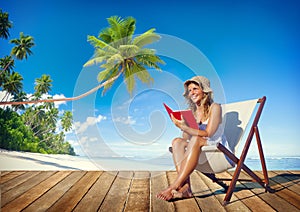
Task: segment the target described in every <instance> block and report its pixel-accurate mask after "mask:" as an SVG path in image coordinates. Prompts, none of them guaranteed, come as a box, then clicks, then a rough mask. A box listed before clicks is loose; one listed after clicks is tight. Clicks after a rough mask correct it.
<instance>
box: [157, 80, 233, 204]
mask: <svg viewBox="0 0 300 212" xmlns="http://www.w3.org/2000/svg"><path fill="white" fill-rule="evenodd" d="M184 89H185V92H184V94H183V96H184V97H185V98H186V100H187V102H188V105H189V108H190V109H191V110H192V111H193V114H194V116H195V119H196V121H197V123H198V125H199V129H194V128H190V127H188V126H187V125H186V123H185V122H184V120H183V119H181V120H177V119H175V118H174V117H173V116H172V121H173V122H174V124H175V125H176V126H177V127H178V128H179V129H181V130H182V132H183V133H182V137H181V138H175V139H174V140H173V141H172V150H173V151H172V152H173V160H174V164H175V166H176V171H177V173H178V175H177V178H176V180H175V181H174V182H173V184H171V185H170V186H169V187H168V188H167V189H165V190H163V191H161V192H160V193H159V194H157V198H159V199H162V200H167V201H168V200H171V199H173V198H189V197H192V190H191V184H190V174H191V173H192V172H193V171H194V169H195V168H196V166H197V164H198V159H199V155H200V153H201V147H202V146H205V145H215V144H217V143H219V142H221V143H222V144H223V145H225V146H228V143H227V141H226V138H225V136H224V135H223V129H222V127H221V122H222V111H221V106H220V105H219V104H216V103H213V99H212V94H213V91H212V89H211V88H210V82H209V80H208V79H207V78H205V77H203V76H195V77H193V78H192V79H190V80H187V81H186V82H185V83H184Z"/></svg>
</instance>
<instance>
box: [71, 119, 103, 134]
mask: <svg viewBox="0 0 300 212" xmlns="http://www.w3.org/2000/svg"><path fill="white" fill-rule="evenodd" d="M102 120H106V117H105V116H102V115H99V116H97V117H87V118H86V121H85V122H83V123H81V122H75V123H74V127H75V129H76V131H77V133H83V132H84V131H86V130H87V128H88V127H89V126H92V125H95V124H97V123H99V122H101V121H102Z"/></svg>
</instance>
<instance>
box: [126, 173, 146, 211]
mask: <svg viewBox="0 0 300 212" xmlns="http://www.w3.org/2000/svg"><path fill="white" fill-rule="evenodd" d="M149 179H150V173H149V172H142V171H138V172H135V173H134V176H133V179H132V183H131V187H130V190H129V194H128V198H127V202H126V205H125V209H124V211H149V210H150V180H149Z"/></svg>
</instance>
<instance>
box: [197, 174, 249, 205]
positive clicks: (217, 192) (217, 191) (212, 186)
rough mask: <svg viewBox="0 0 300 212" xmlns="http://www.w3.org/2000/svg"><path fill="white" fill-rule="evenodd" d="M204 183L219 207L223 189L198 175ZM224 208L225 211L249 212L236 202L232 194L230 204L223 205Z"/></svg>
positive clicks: (222, 199) (222, 197) (223, 194)
mask: <svg viewBox="0 0 300 212" xmlns="http://www.w3.org/2000/svg"><path fill="white" fill-rule="evenodd" d="M199 176H200V177H201V179H202V180H203V181H204V183H205V184H206V185H207V186H208V187H209V188H210V189H211V192H212V193H213V194H214V195H215V196H216V198H217V199H218V201H219V202H220V204H221V205H223V201H224V197H225V193H224V189H223V188H222V187H221V186H220V185H218V184H217V183H214V182H212V180H211V179H209V178H207V177H206V176H204V175H203V174H200V175H199ZM224 208H225V209H226V210H227V211H250V209H249V208H248V207H247V206H246V205H245V204H244V203H243V202H241V201H238V198H237V197H236V196H235V194H234V193H233V194H232V197H231V200H230V203H229V204H227V205H225V206H224Z"/></svg>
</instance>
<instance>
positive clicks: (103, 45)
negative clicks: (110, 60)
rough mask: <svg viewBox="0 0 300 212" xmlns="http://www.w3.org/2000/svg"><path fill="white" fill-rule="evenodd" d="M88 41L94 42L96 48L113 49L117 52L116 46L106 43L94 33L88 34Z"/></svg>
mask: <svg viewBox="0 0 300 212" xmlns="http://www.w3.org/2000/svg"><path fill="white" fill-rule="evenodd" d="M87 40H88V42H90V43H91V44H92V46H94V47H95V48H101V49H103V50H104V49H107V50H108V51H112V52H115V53H117V52H118V50H117V49H115V48H114V47H112V46H111V45H109V44H107V43H105V42H104V41H102V40H100V39H98V38H96V37H95V36H92V35H88V38H87Z"/></svg>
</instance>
